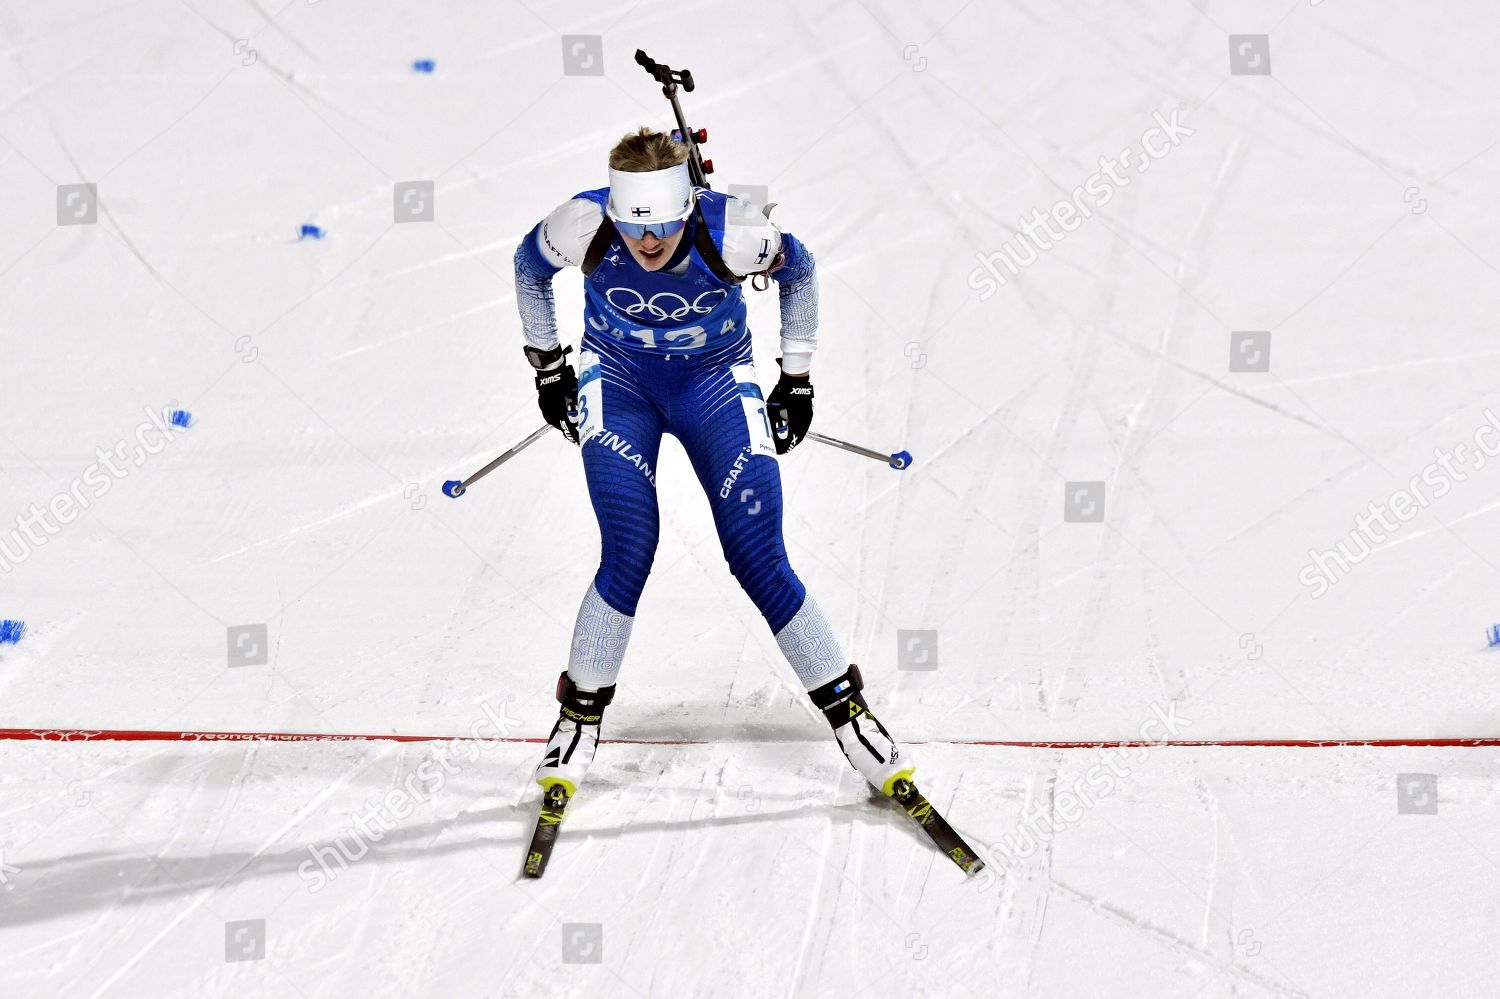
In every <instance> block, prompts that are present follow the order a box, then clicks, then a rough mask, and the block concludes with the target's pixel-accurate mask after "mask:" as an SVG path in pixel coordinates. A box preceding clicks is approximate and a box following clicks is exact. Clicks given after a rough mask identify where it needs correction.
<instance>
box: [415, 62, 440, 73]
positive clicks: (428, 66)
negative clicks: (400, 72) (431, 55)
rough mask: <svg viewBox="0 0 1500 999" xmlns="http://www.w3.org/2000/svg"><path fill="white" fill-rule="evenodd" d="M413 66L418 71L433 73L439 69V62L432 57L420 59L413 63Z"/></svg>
mask: <svg viewBox="0 0 1500 999" xmlns="http://www.w3.org/2000/svg"><path fill="white" fill-rule="evenodd" d="M411 68H412V69H414V70H416V71H417V72H418V73H431V72H432V71H433V70H435V69H437V62H436V61H434V60H432V59H418V60H416V61H414V62H413V63H412V64H411Z"/></svg>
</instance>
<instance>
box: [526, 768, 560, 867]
mask: <svg viewBox="0 0 1500 999" xmlns="http://www.w3.org/2000/svg"><path fill="white" fill-rule="evenodd" d="M569 797H570V796H569V795H568V789H567V788H565V787H563V786H562V785H561V784H553V785H552V786H551V787H549V788H547V790H546V792H545V793H544V794H543V795H542V811H541V814H540V815H538V816H537V819H536V831H535V832H533V833H532V834H531V848H530V849H529V850H527V851H526V866H525V867H524V868H522V871H521V873H523V874H525V875H526V876H527V877H528V878H539V877H541V876H542V872H544V871H545V870H546V869H547V861H548V860H550V859H551V857H552V845H553V844H554V843H556V842H557V828H558V826H560V825H562V820H563V812H565V811H566V810H567V808H568V801H569Z"/></svg>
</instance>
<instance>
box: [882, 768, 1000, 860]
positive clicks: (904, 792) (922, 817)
mask: <svg viewBox="0 0 1500 999" xmlns="http://www.w3.org/2000/svg"><path fill="white" fill-rule="evenodd" d="M891 797H892V798H894V799H896V804H898V805H900V806H901V809H902V811H904V812H906V814H907V815H909V816H911V818H912V820H913V821H915V822H916V823H917V825H918V826H920V827H921V828H922V831H923V832H925V833H926V834H927V837H928V838H929V839H931V840H932V843H933V845H934V846H936V847H937V848H938V849H939V850H941V851H942V852H943V853H944V854H946V855H947V857H948V859H949V860H951V861H953V862H954V863H955V864H957V865H958V867H959V870H961V871H963V872H964V873H965V874H968V875H971V876H972V875H975V874H978V873H979V872H980V871H982V870H984V861H983V860H982V859H981V858H980V856H979V854H977V853H975V852H974V850H973V848H972V847H970V846H969V844H968V843H966V842H964V838H963V837H962V836H960V835H959V834H958V831H957V830H955V829H954V828H953V827H952V826H950V825H949V824H948V820H947V819H945V818H943V816H942V815H941V814H940V813H939V812H938V810H937V809H936V808H933V807H932V802H930V801H928V800H927V798H926V797H925V796H924V795H923V794H922V792H921V791H918V790H917V786H916V785H915V784H913V783H912V782H911V781H909V780H905V779H900V780H897V781H896V782H895V783H894V784H893V785H892V786H891Z"/></svg>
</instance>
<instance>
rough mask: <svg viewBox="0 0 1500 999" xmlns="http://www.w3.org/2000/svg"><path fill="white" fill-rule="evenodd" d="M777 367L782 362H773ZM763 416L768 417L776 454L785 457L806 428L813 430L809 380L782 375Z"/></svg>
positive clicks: (800, 439) (800, 438) (811, 391)
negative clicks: (766, 414)
mask: <svg viewBox="0 0 1500 999" xmlns="http://www.w3.org/2000/svg"><path fill="white" fill-rule="evenodd" d="M776 364H777V366H780V364H781V358H779V357H778V358H777V359H776ZM766 412H767V413H768V415H769V416H770V417H771V429H772V431H773V433H772V435H771V440H772V442H773V443H775V445H776V453H777V454H786V453H787V452H788V451H790V450H791V449H792V448H794V447H796V446H797V445H798V444H801V443H802V438H804V437H806V436H807V428H808V427H811V426H812V418H813V387H812V378H810V377H807V376H799V375H789V374H787V373H786V372H785V371H783V372H782V373H781V379H780V380H779V381H777V382H776V387H775V388H774V389H772V390H771V396H770V398H769V399H767V400H766Z"/></svg>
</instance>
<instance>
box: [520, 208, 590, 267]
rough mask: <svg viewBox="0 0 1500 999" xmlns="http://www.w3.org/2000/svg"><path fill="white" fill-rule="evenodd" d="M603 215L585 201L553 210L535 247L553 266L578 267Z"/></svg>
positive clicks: (538, 234) (537, 237)
mask: <svg viewBox="0 0 1500 999" xmlns="http://www.w3.org/2000/svg"><path fill="white" fill-rule="evenodd" d="M603 218H604V213H603V212H602V211H600V210H599V206H598V205H596V204H594V203H593V202H592V201H589V200H588V199H586V198H574V199H573V200H572V201H567V202H564V203H563V204H561V205H559V206H558V207H557V208H555V209H553V210H552V214H551V215H548V216H547V217H546V218H545V219H543V220H542V227H541V229H540V230H539V231H538V232H537V234H536V248H537V249H538V250H539V251H541V254H542V256H543V257H545V258H546V259H547V261H548V262H549V263H550V264H552V266H554V267H578V266H581V265H582V264H583V256H584V254H585V253H587V252H588V248H589V243H590V242H592V241H593V239H594V233H595V232H598V230H599V223H600V221H601V220H602V219H603Z"/></svg>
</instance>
